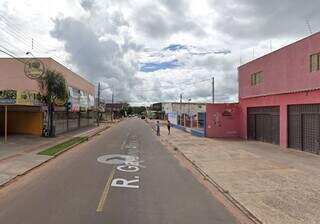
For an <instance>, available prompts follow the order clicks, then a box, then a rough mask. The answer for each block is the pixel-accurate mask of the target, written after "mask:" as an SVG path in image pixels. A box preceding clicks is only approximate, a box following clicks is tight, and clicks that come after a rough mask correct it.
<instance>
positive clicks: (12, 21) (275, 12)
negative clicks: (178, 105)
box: [0, 0, 320, 104]
mask: <svg viewBox="0 0 320 224" xmlns="http://www.w3.org/2000/svg"><path fill="white" fill-rule="evenodd" d="M275 6H276V7H275ZM317 6H320V5H319V3H317V2H314V1H313V2H312V4H311V2H310V3H306V2H305V1H302V0H293V1H285V2H283V3H282V4H279V3H278V2H277V1H275V0H272V1H264V2H261V1H253V0H239V1H235V0H226V1H218V0H190V1H189V0H155V1H151V0H135V1H129V0H70V1H64V0H59V1H46V3H45V4H44V3H43V1H41V0H30V1H19V0H10V1H9V0H0V15H1V16H0V40H1V43H2V45H4V46H5V47H7V48H8V49H10V50H11V51H13V52H14V53H15V54H16V55H18V56H23V55H24V54H25V52H26V51H29V50H30V49H31V39H32V38H34V39H35V42H34V49H33V52H34V54H35V55H36V56H52V57H54V58H55V59H57V60H59V61H62V62H63V63H64V64H67V66H70V67H71V68H72V69H73V70H75V71H78V72H79V73H80V74H85V76H86V78H88V79H90V81H92V82H94V83H95V84H96V83H97V82H99V81H100V82H102V83H103V85H104V86H109V87H113V88H114V89H115V92H116V99H117V100H127V101H129V102H134V103H139V104H140V103H143V102H146V103H151V102H156V101H175V100H178V99H179V94H180V93H181V92H183V94H184V96H185V97H186V98H192V100H194V101H211V81H210V80H209V79H210V78H211V77H212V76H215V81H216V99H217V101H220V102H225V101H233V100H236V99H237V66H238V65H239V64H240V61H241V62H242V63H244V62H247V61H249V60H251V59H253V58H256V57H259V56H261V55H263V54H266V53H268V52H270V50H271V49H270V46H271V45H272V50H274V49H277V48H279V47H281V46H284V45H285V44H288V43H290V42H292V41H294V40H296V39H297V38H300V37H303V36H306V35H308V28H307V26H306V20H308V21H309V23H310V24H311V27H312V29H313V32H316V31H317V30H319V28H320V26H319V25H318V24H317V23H316V22H317V21H318V20H319V14H318V13H317V12H316V9H317V8H319V7H317ZM172 44H179V45H181V46H187V49H181V50H179V51H162V49H163V48H165V47H168V46H169V45H172ZM224 49H227V50H231V54H226V55H221V54H219V55H217V54H214V53H213V52H214V51H217V50H224ZM253 51H254V55H253ZM193 53H195V54H193ZM202 53H203V54H202ZM172 61H174V63H177V64H178V65H179V66H172V67H171V68H170V69H160V70H155V71H153V72H142V71H140V68H141V66H142V65H143V63H145V64H148V63H155V64H157V63H158V66H159V63H168V62H172ZM165 65H166V64H160V66H164V67H165ZM203 80H207V81H203ZM181 83H182V84H181ZM190 83H191V84H190ZM110 91H111V90H107V91H105V94H104V96H105V97H108V98H110Z"/></svg>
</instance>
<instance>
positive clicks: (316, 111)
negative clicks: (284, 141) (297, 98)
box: [288, 104, 320, 154]
mask: <svg viewBox="0 0 320 224" xmlns="http://www.w3.org/2000/svg"><path fill="white" fill-rule="evenodd" d="M319 141H320V104H308V105H291V106H289V107H288V145H289V147H290V148H295V149H300V150H303V151H306V152H311V153H315V154H319V152H320V145H319Z"/></svg>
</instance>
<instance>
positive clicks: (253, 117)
mask: <svg viewBox="0 0 320 224" xmlns="http://www.w3.org/2000/svg"><path fill="white" fill-rule="evenodd" d="M279 111H280V109H279V107H252V108H248V138H249V139H252V140H258V141H263V142H269V143H273V144H279V133H280V132H279V129H280V125H279Z"/></svg>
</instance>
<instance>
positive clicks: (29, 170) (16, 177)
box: [0, 121, 121, 189]
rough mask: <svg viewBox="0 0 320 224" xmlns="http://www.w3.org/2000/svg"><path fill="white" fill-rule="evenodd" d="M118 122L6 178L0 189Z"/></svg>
mask: <svg viewBox="0 0 320 224" xmlns="http://www.w3.org/2000/svg"><path fill="white" fill-rule="evenodd" d="M120 122H121V121H119V122H116V123H115V124H114V125H112V126H109V127H105V128H101V129H100V130H98V131H97V132H94V133H93V134H91V135H89V136H84V137H85V138H86V139H85V140H84V141H81V142H77V143H75V144H73V145H71V146H69V147H67V148H66V149H64V150H62V151H60V152H58V153H56V154H55V155H53V156H50V157H49V158H48V159H47V160H45V161H43V162H41V163H39V164H38V165H36V166H34V167H31V168H30V169H28V170H26V171H25V172H23V173H21V174H18V175H17V176H15V177H13V178H12V179H10V180H8V181H7V182H5V183H2V184H0V189H2V188H4V187H6V186H8V185H10V184H11V183H13V182H14V181H17V179H18V178H19V177H22V176H24V175H26V174H28V173H30V172H32V171H33V170H35V169H36V168H39V167H40V166H42V165H45V164H46V163H48V162H50V161H51V160H53V159H55V158H57V157H58V156H59V155H61V154H63V153H64V152H67V151H68V150H70V149H72V148H74V147H75V146H77V145H80V144H82V143H84V142H85V141H89V140H90V139H91V138H93V137H94V136H96V135H98V134H99V133H101V132H103V131H106V130H109V129H111V128H112V127H114V126H116V125H117V124H119V123H120ZM69 139H71V138H69Z"/></svg>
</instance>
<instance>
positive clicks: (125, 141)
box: [121, 133, 130, 150]
mask: <svg viewBox="0 0 320 224" xmlns="http://www.w3.org/2000/svg"><path fill="white" fill-rule="evenodd" d="M129 135H130V133H128V134H127V135H126V138H125V139H124V141H123V142H122V145H121V150H123V149H124V146H125V144H126V143H127V140H128V138H129Z"/></svg>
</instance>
